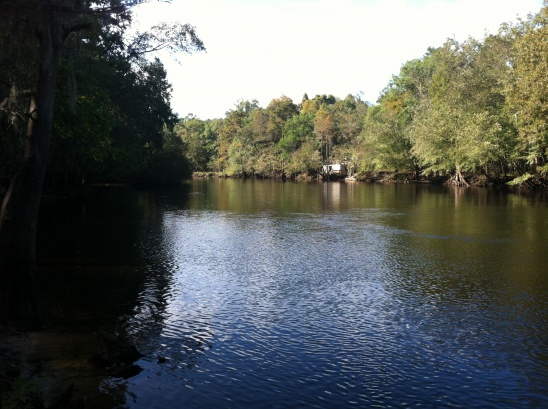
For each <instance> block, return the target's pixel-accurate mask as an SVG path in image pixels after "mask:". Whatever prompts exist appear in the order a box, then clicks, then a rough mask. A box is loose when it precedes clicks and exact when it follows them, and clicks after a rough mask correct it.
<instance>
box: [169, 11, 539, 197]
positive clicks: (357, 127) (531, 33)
mask: <svg viewBox="0 0 548 409" xmlns="http://www.w3.org/2000/svg"><path fill="white" fill-rule="evenodd" d="M547 73H548V2H545V4H544V7H543V8H542V9H541V10H540V12H538V13H537V14H536V15H531V16H528V17H527V18H526V19H523V20H518V21H517V22H515V23H505V24H502V25H501V26H500V29H499V31H498V33H496V34H491V35H486V36H485V37H484V38H483V39H481V40H478V39H474V38H468V39H466V40H465V41H463V42H458V41H456V40H454V39H448V40H447V41H446V42H445V43H444V44H443V45H442V46H440V47H437V48H429V49H428V50H427V52H426V53H425V55H423V56H422V57H421V58H417V59H414V60H411V61H408V62H406V63H405V64H403V65H402V67H401V69H400V72H399V74H398V75H395V76H393V78H392V79H391V81H390V82H389V84H388V85H387V87H386V88H385V89H384V90H383V92H382V93H381V95H380V97H379V99H378V101H377V103H376V104H368V103H365V102H364V101H362V100H361V99H360V98H359V96H352V95H349V96H347V97H346V98H344V99H342V100H341V99H338V98H335V97H333V96H332V95H317V96H315V97H314V98H312V99H309V97H308V96H307V95H306V94H305V95H304V97H303V99H302V101H301V102H300V103H298V104H297V103H294V102H293V101H292V100H291V99H290V98H287V97H285V96H282V97H281V98H277V99H274V100H272V102H270V104H269V105H268V106H267V107H266V108H261V107H260V106H259V105H258V103H257V101H239V102H238V104H237V105H236V106H235V108H234V109H232V110H229V111H228V112H227V113H226V116H225V117H224V118H222V119H215V120H200V119H199V118H196V117H194V116H192V115H190V116H188V117H186V118H184V119H182V120H180V121H179V122H178V123H177V124H176V125H175V127H174V129H173V132H174V134H175V135H177V136H178V137H180V139H181V140H182V141H183V144H184V149H185V153H186V155H187V157H188V159H189V161H190V163H191V165H192V167H193V169H194V170H198V171H214V172H222V173H224V174H226V175H228V176H255V177H281V176H282V175H283V176H286V177H293V178H298V177H307V176H314V175H315V174H316V173H317V172H318V169H319V165H320V163H322V162H323V161H333V162H342V161H346V162H348V163H349V164H350V165H351V166H352V167H353V168H354V170H355V171H356V172H357V174H358V175H361V176H366V175H367V174H368V173H370V172H375V171H379V170H384V171H389V172H394V173H400V174H404V175H406V177H409V178H414V179H419V178H429V179H437V180H442V181H450V182H451V183H454V184H456V185H459V186H462V185H468V184H470V183H475V184H483V185H500V186H503V185H508V184H509V185H526V186H528V187H530V188H543V187H546V186H547V175H548V164H547V146H548V99H547V97H546V96H547V95H548V74H547Z"/></svg>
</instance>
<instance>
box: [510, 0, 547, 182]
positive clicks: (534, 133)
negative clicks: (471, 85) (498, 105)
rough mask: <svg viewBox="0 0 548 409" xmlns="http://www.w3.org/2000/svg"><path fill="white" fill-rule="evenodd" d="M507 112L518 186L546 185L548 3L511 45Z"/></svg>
mask: <svg viewBox="0 0 548 409" xmlns="http://www.w3.org/2000/svg"><path fill="white" fill-rule="evenodd" d="M514 52H515V59H514V61H513V64H512V68H513V69H512V71H511V82H510V87H509V91H508V109H509V111H510V114H511V116H512V117H513V119H514V121H515V124H516V126H517V127H518V130H519V132H518V143H519V150H520V157H521V160H522V161H523V162H524V165H523V166H520V167H519V168H518V171H519V173H520V174H521V175H520V177H519V178H518V179H517V181H519V182H523V181H528V182H529V183H530V184H531V186H535V185H538V184H545V182H544V180H545V179H546V177H547V176H548V98H547V97H546V96H547V95H548V77H547V74H546V73H547V72H548V1H545V2H544V7H543V8H542V9H541V11H540V12H539V13H538V14H537V15H536V16H533V17H532V18H531V19H530V21H528V22H527V24H526V25H525V32H524V33H523V34H522V35H519V36H518V38H517V41H516V42H515V45H514Z"/></svg>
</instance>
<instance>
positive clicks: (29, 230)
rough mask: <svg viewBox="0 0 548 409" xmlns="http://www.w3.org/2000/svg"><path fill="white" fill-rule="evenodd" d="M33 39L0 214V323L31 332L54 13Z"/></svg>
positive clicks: (59, 37)
mask: <svg viewBox="0 0 548 409" xmlns="http://www.w3.org/2000/svg"><path fill="white" fill-rule="evenodd" d="M38 37H39V40H40V41H39V62H38V65H39V70H38V78H37V88H36V94H35V96H33V97H32V98H31V102H30V109H29V118H28V127H27V140H26V141H25V155H24V159H23V161H22V163H21V166H20V167H19V169H18V170H17V172H16V174H15V176H14V177H13V179H12V180H11V183H10V186H9V189H8V191H7V194H6V196H5V198H4V202H3V204H2V210H1V213H0V319H2V320H6V321H10V322H14V323H18V324H24V325H32V326H36V325H39V324H41V321H42V316H41V312H40V307H39V302H38V280H37V274H36V259H35V243H36V227H37V223H38V209H39V205H40V196H41V193H42V186H43V181H44V175H45V171H46V166H47V162H48V155H49V147H50V141H51V132H52V124H53V102H54V96H55V84H56V78H57V69H58V65H59V58H60V53H61V47H62V43H63V33H62V25H61V22H60V20H59V18H58V16H56V15H55V13H53V12H52V13H44V15H43V18H42V24H41V25H40V27H38Z"/></svg>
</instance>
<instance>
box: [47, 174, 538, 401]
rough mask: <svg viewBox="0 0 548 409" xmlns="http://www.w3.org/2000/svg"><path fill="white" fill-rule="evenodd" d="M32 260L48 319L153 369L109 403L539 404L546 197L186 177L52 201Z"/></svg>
mask: <svg viewBox="0 0 548 409" xmlns="http://www.w3.org/2000/svg"><path fill="white" fill-rule="evenodd" d="M39 250H40V251H39V255H40V260H41V263H42V265H44V266H45V267H47V268H46V270H47V271H48V273H47V274H46V276H45V279H44V281H45V283H44V286H45V291H46V294H47V295H48V297H50V303H49V304H50V308H51V309H55V308H57V309H58V310H59V311H61V310H62V311H63V313H64V316H65V318H64V320H65V322H70V323H72V324H73V325H81V326H84V327H86V328H94V329H95V328H98V327H101V326H109V327H111V328H116V330H118V331H119V332H123V333H124V334H127V335H128V336H129V338H130V339H131V340H132V342H133V343H135V345H136V346H137V347H138V349H139V350H140V351H141V352H143V353H144V354H145V355H146V357H144V358H142V359H141V360H139V361H138V362H137V364H138V365H140V366H141V367H142V368H143V371H142V372H141V373H140V374H139V375H137V376H134V377H132V378H129V379H127V380H124V379H117V378H112V379H107V380H105V381H103V383H102V385H101V388H102V390H103V391H105V392H108V391H110V392H111V393H112V391H113V390H115V391H117V393H119V394H121V395H122V396H123V399H122V401H121V402H119V403H120V407H124V408H147V409H150V408H165V409H170V408H217V407H223V408H230V407H231V408H295V407H303V408H304V407H306V408H348V407H360V408H364V407H378V408H390V407H394V408H400V407H423V408H440V407H461V408H472V407H477V408H536V407H547V406H548V326H547V323H548V292H547V290H548V267H547V266H548V200H547V199H546V198H545V197H538V196H527V195H519V194H511V193H501V192H496V191H492V190H489V189H477V190H476V189H450V188H446V187H440V186H422V185H404V184H388V185H381V184H361V183H334V182H331V183H321V182H320V183H292V182H288V183H282V182H275V181H257V180H231V179H221V180H193V181H191V182H189V183H188V184H186V185H184V186H182V187H180V188H171V189H157V190H153V191H152V190H146V191H144V190H131V189H111V190H105V191H97V192H92V193H90V194H89V195H88V196H87V198H86V199H85V200H84V201H83V202H82V203H79V204H78V205H77V206H74V205H66V206H59V205H55V206H53V205H51V206H48V205H47V204H46V205H45V206H44V209H43V216H42V220H41V228H40V236H39ZM53 300H55V301H53ZM158 357H161V358H160V359H159V358H158ZM163 358H165V359H163Z"/></svg>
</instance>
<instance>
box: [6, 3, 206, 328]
mask: <svg viewBox="0 0 548 409" xmlns="http://www.w3.org/2000/svg"><path fill="white" fill-rule="evenodd" d="M143 1H144V0H94V1H91V0H19V1H17V2H14V1H10V0H0V29H1V34H2V40H3V41H2V42H3V44H2V45H3V46H4V50H5V51H6V53H5V54H4V55H3V57H4V58H2V63H6V62H7V64H8V69H6V71H8V72H11V73H12V74H13V75H12V76H11V77H8V78H7V82H8V85H7V88H8V89H9V90H10V92H9V94H8V95H5V96H4V95H2V96H0V115H2V116H4V115H6V114H11V112H9V110H6V109H5V107H8V106H14V105H15V104H16V103H17V101H20V100H26V101H27V103H28V109H27V110H26V112H19V113H18V115H19V116H21V117H24V118H25V120H26V122H27V124H26V132H25V133H24V135H25V137H24V142H23V145H24V153H23V156H22V159H21V161H20V163H19V164H18V165H17V167H16V168H15V169H14V172H13V177H12V178H11V181H10V184H9V188H8V190H7V193H6V195H5V197H4V200H3V203H2V209H1V213H0V319H4V320H9V321H15V322H20V323H26V324H29V325H34V324H38V323H40V322H41V319H42V317H41V312H40V308H39V303H38V286H37V276H36V266H35V242H36V227H37V222H38V210H39V204H40V195H41V192H42V187H43V182H44V175H45V172H46V166H47V163H48V157H49V151H50V145H51V136H52V129H53V111H54V99H55V89H56V84H57V73H58V68H59V62H60V59H61V54H62V51H63V46H64V44H65V42H66V41H67V39H68V38H69V37H71V36H73V35H74V34H75V33H77V32H80V31H82V30H91V29H92V28H95V29H96V30H95V31H96V32H97V33H98V34H99V33H101V32H102V33H103V34H106V35H108V34H109V33H112V34H113V35H120V33H122V32H123V29H124V28H125V27H127V25H128V24H129V23H130V21H131V13H130V10H131V7H132V6H134V5H136V4H138V3H141V2H143ZM97 28H102V29H103V30H102V31H101V30H100V29H97ZM111 29H112V30H111ZM190 31H191V33H188V32H187V33H186V34H188V35H189V36H190V37H189V36H185V35H184V34H185V33H183V35H180V36H179V39H180V40H181V41H179V42H178V43H176V44H174V45H173V47H175V48H177V47H179V48H183V50H184V49H185V47H187V46H189V45H190V47H193V48H197V49H201V48H203V44H201V42H194V43H193V42H192V41H193V40H192V39H193V38H194V37H193V35H194V32H193V30H190ZM189 38H190V43H189V42H188V39H189ZM196 38H197V37H196ZM152 40H154V39H152ZM16 43H20V44H22V46H21V48H22V49H24V50H28V53H26V54H25V55H24V56H23V57H24V61H25V62H26V64H27V65H26V66H25V70H24V71H21V72H19V73H17V72H16V70H14V69H13V65H17V64H20V63H21V61H20V58H22V57H21V55H19V54H18V53H19V49H18V47H17V46H16V45H15V44H16ZM136 44H142V43H140V42H137V43H136ZM181 46H182V47H181ZM136 50H137V51H135V53H138V52H139V49H137V48H136ZM6 54H11V55H9V57H11V58H9V59H8V58H5V57H6ZM10 61H13V62H10ZM10 64H11V65H10ZM2 70H4V67H2ZM21 84H23V85H25V86H28V87H29V89H25V88H21ZM5 88H6V87H4V89H5ZM0 123H5V120H4V119H2V120H0Z"/></svg>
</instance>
